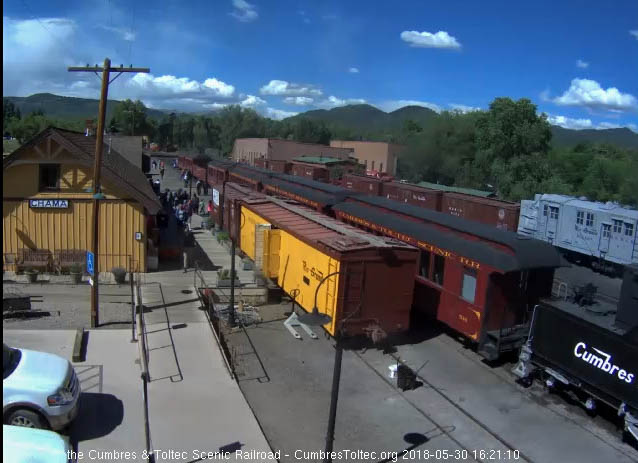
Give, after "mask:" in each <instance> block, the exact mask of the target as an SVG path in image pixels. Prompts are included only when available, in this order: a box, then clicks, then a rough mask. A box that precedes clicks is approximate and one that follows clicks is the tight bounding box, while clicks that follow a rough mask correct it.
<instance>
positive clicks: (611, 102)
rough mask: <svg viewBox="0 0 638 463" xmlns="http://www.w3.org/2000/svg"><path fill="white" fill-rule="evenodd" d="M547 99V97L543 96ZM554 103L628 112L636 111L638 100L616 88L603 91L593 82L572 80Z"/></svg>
mask: <svg viewBox="0 0 638 463" xmlns="http://www.w3.org/2000/svg"><path fill="white" fill-rule="evenodd" d="M544 96H545V97H547V95H546V94H545V95H544ZM551 101H553V102H554V103H556V104H558V105H564V106H583V107H586V108H589V109H603V110H608V111H629V110H636V109H638V100H636V97H635V96H633V95H630V94H629V93H621V92H620V91H619V90H618V89H617V88H615V87H610V88H608V89H606V90H605V89H604V88H602V87H601V86H600V84H599V83H598V82H596V81H595V80H589V79H573V80H572V82H571V85H570V87H569V89H568V90H567V91H565V93H563V94H562V95H561V96H559V97H556V98H554V99H553V100H551Z"/></svg>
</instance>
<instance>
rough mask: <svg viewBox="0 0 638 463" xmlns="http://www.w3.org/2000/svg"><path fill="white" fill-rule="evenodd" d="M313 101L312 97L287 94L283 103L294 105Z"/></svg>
mask: <svg viewBox="0 0 638 463" xmlns="http://www.w3.org/2000/svg"><path fill="white" fill-rule="evenodd" d="M314 101H315V100H314V99H313V98H309V97H307V96H288V97H286V98H284V103H286V104H290V105H295V106H308V105H309V104H311V103H313V102H314Z"/></svg>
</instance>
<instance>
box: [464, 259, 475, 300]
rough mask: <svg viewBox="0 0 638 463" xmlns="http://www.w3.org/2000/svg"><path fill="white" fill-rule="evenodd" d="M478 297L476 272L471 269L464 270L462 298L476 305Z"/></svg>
mask: <svg viewBox="0 0 638 463" xmlns="http://www.w3.org/2000/svg"><path fill="white" fill-rule="evenodd" d="M475 296H476V270H474V269H471V268H464V269H463V284H462V286H461V297H462V298H463V299H465V300H466V301H468V302H471V303H472V304H474V298H475Z"/></svg>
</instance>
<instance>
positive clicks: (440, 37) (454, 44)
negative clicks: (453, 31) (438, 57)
mask: <svg viewBox="0 0 638 463" xmlns="http://www.w3.org/2000/svg"><path fill="white" fill-rule="evenodd" d="M401 40H403V41H404V42H407V43H409V44H410V46H411V47H422V48H451V49H458V48H461V44H460V43H459V42H458V41H457V40H456V38H455V37H452V36H451V35H450V34H448V33H447V32H445V31H439V32H437V33H436V34H432V33H430V32H417V31H403V32H401Z"/></svg>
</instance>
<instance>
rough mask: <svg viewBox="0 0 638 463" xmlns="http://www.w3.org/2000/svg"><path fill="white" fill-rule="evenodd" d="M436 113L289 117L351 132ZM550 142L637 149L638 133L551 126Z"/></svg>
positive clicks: (358, 110) (408, 110)
mask: <svg viewBox="0 0 638 463" xmlns="http://www.w3.org/2000/svg"><path fill="white" fill-rule="evenodd" d="M436 116H437V113H436V112H434V111H432V110H431V109H428V108H424V107H421V106H405V107H403V108H401V109H397V110H396V111H393V112H391V113H386V112H384V111H381V110H380V109H378V108H375V107H374V106H370V105H366V104H360V105H350V106H342V107H339V108H334V109H331V110H325V109H320V110H313V111H307V112H305V113H301V114H298V115H297V116H294V117H290V118H288V119H287V120H290V121H294V120H297V119H300V118H309V119H313V120H317V121H321V122H324V123H325V124H326V125H328V126H336V127H341V128H344V129H349V130H352V131H362V130H364V131H366V132H368V133H370V132H380V131H392V130H395V129H397V128H401V127H402V126H403V125H404V123H405V122H406V121H408V120H411V121H414V122H416V123H417V124H418V125H420V126H421V127H426V126H427V125H428V123H429V122H431V121H432V119H433V118H435V117H436ZM551 129H552V145H554V146H557V147H562V146H574V145H578V144H581V143H609V144H612V145H616V146H619V147H622V148H638V134H637V133H635V132H632V131H631V130H629V129H627V128H620V129H604V130H570V129H564V128H562V127H558V126H556V125H553V126H551Z"/></svg>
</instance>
